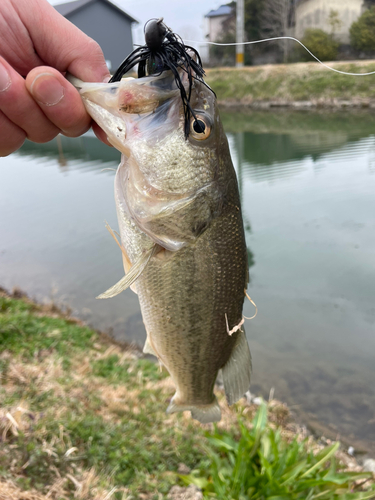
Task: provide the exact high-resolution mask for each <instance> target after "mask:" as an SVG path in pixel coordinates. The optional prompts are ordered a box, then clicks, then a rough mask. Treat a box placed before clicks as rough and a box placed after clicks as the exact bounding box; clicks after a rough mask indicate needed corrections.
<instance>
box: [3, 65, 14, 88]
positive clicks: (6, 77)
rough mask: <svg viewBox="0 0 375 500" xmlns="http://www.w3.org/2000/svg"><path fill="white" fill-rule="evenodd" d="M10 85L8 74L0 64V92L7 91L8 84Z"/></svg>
mask: <svg viewBox="0 0 375 500" xmlns="http://www.w3.org/2000/svg"><path fill="white" fill-rule="evenodd" d="M11 83H12V81H11V79H10V76H9V73H8V71H7V70H6V68H5V66H4V65H3V64H1V63H0V92H4V91H5V90H8V89H9V87H10V84H11Z"/></svg>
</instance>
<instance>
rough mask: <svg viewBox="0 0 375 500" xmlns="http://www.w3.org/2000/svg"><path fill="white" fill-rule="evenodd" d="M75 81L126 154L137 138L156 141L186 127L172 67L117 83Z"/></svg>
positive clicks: (113, 141)
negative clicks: (152, 74) (140, 77)
mask: <svg viewBox="0 0 375 500" xmlns="http://www.w3.org/2000/svg"><path fill="white" fill-rule="evenodd" d="M71 81H72V83H74V85H75V86H76V87H77V88H78V90H79V91H80V94H81V96H82V99H83V101H84V103H85V106H86V109H87V110H88V112H89V113H90V115H91V116H92V117H93V119H94V120H95V121H96V122H97V123H99V124H100V126H101V128H102V129H103V130H104V131H105V132H106V134H107V136H108V140H109V142H110V143H111V144H112V145H113V146H114V147H115V148H116V149H119V150H120V151H121V152H122V153H123V154H125V155H126V156H129V154H130V152H129V149H130V147H131V143H132V142H134V141H135V142H136V141H137V139H140V138H141V139H142V140H143V141H147V142H148V143H149V144H151V143H152V144H154V143H155V142H157V141H161V140H162V139H163V138H165V137H166V136H168V135H169V134H170V133H171V132H172V131H175V130H176V129H178V128H181V127H182V118H181V102H180V101H181V100H180V91H179V90H178V89H177V87H176V84H175V79H174V76H173V74H172V73H171V72H170V71H165V72H163V73H162V74H161V75H159V76H156V77H155V76H152V77H145V78H143V79H135V78H123V79H122V80H121V81H120V82H114V83H85V84H84V85H80V82H79V81H77V80H76V79H74V78H71Z"/></svg>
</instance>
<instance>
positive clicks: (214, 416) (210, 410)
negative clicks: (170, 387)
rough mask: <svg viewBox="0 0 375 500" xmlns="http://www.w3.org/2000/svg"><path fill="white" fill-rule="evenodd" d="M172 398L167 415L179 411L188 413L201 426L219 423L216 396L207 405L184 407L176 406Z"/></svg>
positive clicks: (219, 412) (181, 405)
mask: <svg viewBox="0 0 375 500" xmlns="http://www.w3.org/2000/svg"><path fill="white" fill-rule="evenodd" d="M173 400H174V397H173V398H172V401H171V402H170V404H169V406H168V408H167V413H177V412H179V411H190V412H191V416H192V417H193V418H194V419H195V420H198V422H200V423H201V424H209V423H210V422H219V420H220V419H221V410H220V406H219V403H218V402H217V399H216V396H215V399H214V401H213V402H212V403H211V404H209V405H188V404H187V405H184V404H177V403H175V402H174V401H173Z"/></svg>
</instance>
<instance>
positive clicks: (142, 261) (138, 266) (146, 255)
mask: <svg viewBox="0 0 375 500" xmlns="http://www.w3.org/2000/svg"><path fill="white" fill-rule="evenodd" d="M157 247H158V245H156V244H155V245H153V246H152V247H150V248H149V249H148V250H146V251H145V252H143V253H142V255H141V256H140V257H139V258H138V260H137V261H136V262H134V264H133V265H132V267H131V268H130V269H129V272H128V273H127V274H126V275H125V276H124V277H123V278H121V279H120V281H118V282H117V283H116V284H115V285H113V286H112V287H111V288H109V289H108V290H107V291H106V292H104V293H102V294H101V295H99V296H98V297H97V299H109V298H111V297H115V296H116V295H118V294H119V293H121V292H123V291H124V290H126V289H127V288H129V286H130V285H132V284H133V283H134V281H135V280H137V279H138V278H139V277H140V275H141V274H142V273H143V271H144V270H145V268H146V266H147V264H148V263H149V261H150V259H151V257H152V256H153V255H154V254H155V252H156V249H157Z"/></svg>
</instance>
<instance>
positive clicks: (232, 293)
mask: <svg viewBox="0 0 375 500" xmlns="http://www.w3.org/2000/svg"><path fill="white" fill-rule="evenodd" d="M181 77H182V81H184V79H185V83H184V84H186V75H184V74H183V73H181ZM74 83H75V84H76V86H77V87H78V88H79V89H80V93H81V96H82V98H83V101H84V103H85V106H86V108H87V111H88V112H89V113H90V115H91V116H92V117H93V119H94V120H95V121H96V122H97V123H98V124H99V125H100V126H101V127H102V129H103V130H104V131H105V132H106V134H107V136H108V139H109V141H110V142H111V143H112V144H113V146H114V147H116V148H117V149H118V150H120V151H121V153H122V160H121V163H120V165H119V167H118V170H117V174H116V179H115V200H116V207H117V214H118V222H119V228H120V235H121V247H122V254H123V262H124V268H125V272H126V274H125V277H124V278H123V279H122V280H120V281H119V283H117V284H116V285H114V286H113V287H112V288H111V289H109V290H108V291H107V292H106V293H104V294H103V295H102V296H100V297H101V298H107V297H111V296H113V295H116V294H117V293H119V292H120V291H122V290H123V289H125V288H127V287H128V286H131V287H132V289H133V291H135V292H136V293H137V294H138V297H139V301H140V306H141V311H142V316H143V321H144V324H145V327H146V332H147V340H146V344H145V346H144V352H146V353H152V354H154V355H155V356H156V357H157V358H158V359H159V360H160V361H161V363H162V364H163V365H164V366H165V367H166V369H167V370H168V372H169V373H170V375H171V377H172V379H173V381H174V383H175V386H176V393H175V395H174V397H173V399H172V400H171V403H170V405H169V407H168V409H167V412H168V413H173V412H179V411H185V410H189V411H190V412H191V415H192V417H193V418H195V419H197V420H199V421H200V422H202V423H208V422H214V421H218V420H220V418H221V411H220V407H219V405H218V402H217V399H216V397H215V395H214V391H213V390H214V384H215V381H216V378H217V376H218V372H219V370H222V378H223V382H224V389H225V393H226V398H227V401H228V403H229V404H232V403H234V402H236V401H237V400H238V399H239V398H241V397H242V396H243V395H244V394H245V392H246V391H247V390H248V389H249V385H250V374H251V356H250V351H249V347H248V343H247V340H246V336H245V333H244V330H243V328H242V324H243V316H242V307H243V302H244V297H245V290H246V287H247V283H248V268H247V251H246V243H245V236H244V229H243V222H242V215H241V206H240V198H239V192H238V185H237V179H236V174H235V171H234V168H233V165H232V161H231V157H230V152H229V147H228V141H227V138H226V136H225V133H224V130H223V127H222V124H221V121H220V117H219V113H218V109H217V104H216V97H215V95H214V93H213V92H212V91H211V89H209V88H208V87H207V86H205V84H204V83H203V82H201V81H198V80H194V81H193V85H192V87H191V96H190V104H191V107H192V109H193V110H194V116H191V119H190V123H189V127H190V131H189V134H188V137H186V130H185V114H184V109H183V106H182V102H181V97H180V90H179V89H178V88H177V86H176V82H175V78H174V75H173V74H172V72H171V71H164V72H162V73H161V74H160V75H157V76H148V77H144V78H140V79H123V80H121V82H118V83H109V84H90V83H80V82H78V83H77V81H75V82H74Z"/></svg>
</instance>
